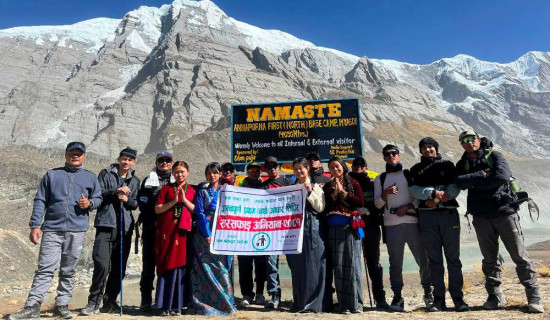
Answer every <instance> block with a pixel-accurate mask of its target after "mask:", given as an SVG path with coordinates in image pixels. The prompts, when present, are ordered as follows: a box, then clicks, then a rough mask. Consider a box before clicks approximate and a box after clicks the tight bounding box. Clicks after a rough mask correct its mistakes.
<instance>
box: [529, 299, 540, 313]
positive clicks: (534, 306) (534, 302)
mask: <svg viewBox="0 0 550 320" xmlns="http://www.w3.org/2000/svg"><path fill="white" fill-rule="evenodd" d="M528 303H529V305H528V306H527V312H529V313H543V312H544V307H543V306H542V301H540V298H531V299H529V302H528Z"/></svg>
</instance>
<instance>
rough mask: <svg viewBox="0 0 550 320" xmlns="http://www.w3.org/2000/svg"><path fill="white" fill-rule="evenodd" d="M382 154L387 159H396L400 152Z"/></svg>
mask: <svg viewBox="0 0 550 320" xmlns="http://www.w3.org/2000/svg"><path fill="white" fill-rule="evenodd" d="M382 154H383V155H384V157H385V158H388V157H395V156H396V155H398V154H399V151H388V152H384V153H382Z"/></svg>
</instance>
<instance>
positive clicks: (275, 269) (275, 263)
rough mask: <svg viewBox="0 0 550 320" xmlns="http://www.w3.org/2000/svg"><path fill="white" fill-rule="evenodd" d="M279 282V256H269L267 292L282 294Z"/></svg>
mask: <svg viewBox="0 0 550 320" xmlns="http://www.w3.org/2000/svg"><path fill="white" fill-rule="evenodd" d="M279 283H280V282H279V256H278V255H271V256H267V293H268V294H269V295H274V294H279V295H280V294H281V287H280V286H279Z"/></svg>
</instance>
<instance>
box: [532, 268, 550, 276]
mask: <svg viewBox="0 0 550 320" xmlns="http://www.w3.org/2000/svg"><path fill="white" fill-rule="evenodd" d="M535 270H536V271H537V274H538V275H539V276H540V277H542V278H548V277H550V268H549V267H547V266H540V267H537V268H536V269H535Z"/></svg>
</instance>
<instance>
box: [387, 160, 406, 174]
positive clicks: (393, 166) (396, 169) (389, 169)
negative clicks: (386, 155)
mask: <svg viewBox="0 0 550 320" xmlns="http://www.w3.org/2000/svg"><path fill="white" fill-rule="evenodd" d="M401 170H403V165H402V164H401V162H398V163H396V164H389V163H386V172H388V173H392V172H399V171H401Z"/></svg>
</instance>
